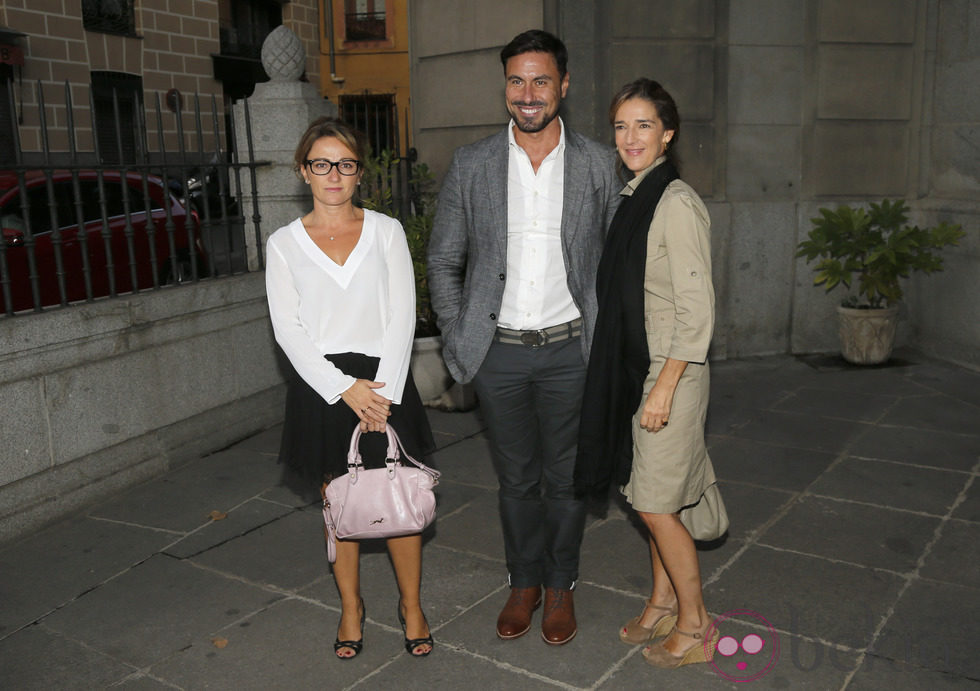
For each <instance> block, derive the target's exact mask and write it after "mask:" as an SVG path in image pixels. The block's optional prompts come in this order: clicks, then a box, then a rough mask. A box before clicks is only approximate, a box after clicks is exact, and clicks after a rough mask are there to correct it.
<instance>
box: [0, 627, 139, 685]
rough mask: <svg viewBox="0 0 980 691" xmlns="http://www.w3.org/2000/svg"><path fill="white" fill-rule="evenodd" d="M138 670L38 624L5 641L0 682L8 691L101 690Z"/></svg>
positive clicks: (0, 658)
mask: <svg viewBox="0 0 980 691" xmlns="http://www.w3.org/2000/svg"><path fill="white" fill-rule="evenodd" d="M135 671H136V668H135V667H133V666H131V665H127V664H125V663H124V662H120V661H119V660H114V659H113V658H111V657H109V656H108V655H104V654H102V653H100V652H98V651H97V650H92V649H91V648H88V647H87V646H85V645H82V644H80V643H77V642H76V641H73V640H71V638H68V637H66V636H63V635H61V634H59V633H57V632H54V631H50V630H49V629H47V628H46V627H44V626H43V625H38V624H35V625H33V626H29V627H27V628H25V629H21V630H20V631H18V632H17V633H15V634H14V635H12V636H9V637H8V638H5V639H3V654H2V655H0V680H2V685H3V687H4V688H6V689H55V688H60V689H97V688H107V687H109V686H113V685H114V684H115V682H118V681H119V680H121V679H124V678H126V677H127V676H128V675H130V674H132V673H133V672H135Z"/></svg>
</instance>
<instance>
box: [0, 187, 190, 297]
mask: <svg viewBox="0 0 980 691" xmlns="http://www.w3.org/2000/svg"><path fill="white" fill-rule="evenodd" d="M76 175H77V191H76V186H75V185H76V183H75V180H74V179H73V176H72V173H71V171H67V170H56V171H54V172H53V173H52V174H51V175H50V177H49V176H46V175H45V173H44V172H42V171H30V172H28V173H26V174H25V175H24V184H25V187H26V191H27V201H28V209H29V214H30V231H31V235H32V236H33V246H34V249H33V259H34V268H35V271H34V272H33V273H36V275H37V277H38V289H39V291H40V296H39V298H40V304H41V305H42V306H44V305H58V304H61V302H62V296H61V289H60V284H61V280H60V278H59V269H58V260H57V250H56V245H57V242H56V241H57V239H58V236H60V241H61V266H62V271H63V278H64V290H65V299H66V300H67V301H68V302H72V301H76V300H85V299H86V298H87V297H89V294H88V292H87V290H86V275H85V270H84V267H85V264H84V262H83V255H87V256H88V268H89V277H88V280H89V283H90V285H91V293H90V295H91V297H102V296H105V295H110V294H111V291H110V276H111V277H112V278H113V279H114V281H115V286H114V288H115V292H116V293H117V294H119V293H128V292H132V291H134V290H144V289H146V288H150V287H152V286H153V285H154V268H155V269H156V285H162V284H165V283H176V282H180V281H183V280H187V279H189V278H191V276H192V264H191V249H190V248H191V247H192V246H193V248H194V259H195V260H196V264H197V266H196V268H197V275H198V276H199V277H203V276H207V275H209V272H208V269H207V255H206V253H205V252H204V248H203V246H202V244H201V240H200V232H199V226H200V224H199V222H198V219H197V216H196V215H195V214H194V213H190V214H188V212H187V210H186V209H185V208H184V207H183V206H181V204H180V202H178V201H177V199H176V197H174V196H173V195H172V194H170V193H169V192H168V191H167V190H166V188H165V187H164V185H163V181H162V180H161V179H160V178H158V177H155V176H152V175H148V176H146V178H145V188H144V177H143V176H142V175H141V174H139V173H133V172H130V173H128V174H127V175H126V178H125V180H126V185H127V187H126V188H123V186H122V179H123V178H122V174H121V173H120V171H112V170H106V171H102V185H101V188H102V194H100V193H99V174H98V173H97V172H96V171H94V170H81V171H78V172H77V174H76ZM48 179H50V185H51V193H50V194H49V189H48V187H49V185H48V184H47V180H48ZM124 191H125V198H124ZM49 200H53V201H54V213H55V218H56V224H57V232H55V230H54V224H53V222H52V205H51V203H50V202H49ZM127 203H128V207H129V214H128V223H127V214H126V206H127ZM103 204H104V206H103ZM168 207H169V210H170V214H169V216H170V221H172V226H171V224H168V218H167V208H168ZM79 213H81V218H82V224H81V226H80V225H79V223H78V218H79V216H78V214H79ZM25 218H26V215H25V213H24V205H23V201H22V199H21V190H20V185H19V184H18V181H17V175H16V174H14V173H13V172H12V171H0V226H2V228H3V244H4V246H3V248H2V250H0V313H2V312H4V311H5V310H6V309H7V302H6V295H5V291H6V288H7V285H6V284H7V280H8V279H9V291H10V300H11V305H10V309H12V310H13V311H15V312H16V311H19V310H25V309H32V308H33V307H34V306H35V305H34V295H33V290H32V286H31V275H32V271H31V261H30V257H31V252H30V249H29V247H30V245H31V244H32V243H31V238H29V237H28V234H27V230H28V224H27V223H26V221H25ZM103 219H105V221H106V224H103ZM104 225H107V229H108V232H105V230H106V229H105V228H104V227H103V226H104ZM168 227H172V228H173V233H172V236H173V246H171V243H170V234H168V232H167V231H168ZM188 230H190V232H191V233H192V234H193V240H191V239H190V238H188ZM130 237H131V238H132V243H131V244H130ZM4 264H5V265H6V271H3V268H4V267H3V265H4Z"/></svg>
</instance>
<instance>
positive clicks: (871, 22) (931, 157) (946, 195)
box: [412, 0, 980, 368]
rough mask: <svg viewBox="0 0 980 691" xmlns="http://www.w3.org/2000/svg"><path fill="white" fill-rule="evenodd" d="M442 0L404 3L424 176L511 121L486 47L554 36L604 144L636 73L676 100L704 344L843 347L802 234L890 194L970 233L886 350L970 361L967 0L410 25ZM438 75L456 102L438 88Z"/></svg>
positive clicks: (974, 191) (772, 2) (773, 3)
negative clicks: (707, 251) (850, 207)
mask: <svg viewBox="0 0 980 691" xmlns="http://www.w3.org/2000/svg"><path fill="white" fill-rule="evenodd" d="M447 4H448V3H446V2H444V1H443V2H437V1H436V0H419V3H418V5H415V4H413V8H415V7H416V6H421V7H422V8H424V12H423V14H422V15H421V16H420V15H417V16H416V17H415V19H413V26H412V31H413V32H414V33H413V41H414V39H415V37H416V36H420V37H421V48H420V50H419V51H418V52H417V53H416V54H415V57H413V69H414V70H415V72H414V73H413V92H414V93H413V98H414V102H415V104H416V112H415V121H414V124H415V127H416V131H417V132H419V133H421V134H422V136H423V138H422V139H417V141H418V142H419V149H420V153H421V155H422V157H423V160H426V161H428V162H429V163H430V165H431V166H432V167H433V168H434V169H435V170H436V171H437V172H439V173H441V172H442V171H444V170H445V166H446V165H447V164H448V161H449V157H450V156H451V153H452V150H453V149H454V148H455V147H456V146H458V145H460V144H465V143H468V142H470V141H473V140H475V139H477V138H478V137H480V136H483V135H485V134H488V133H490V132H493V131H496V130H497V128H498V127H499V126H501V125H502V124H503V123H504V122H506V115H505V113H504V110H503V102H502V87H503V85H502V79H501V78H500V74H499V72H498V71H497V70H498V65H499V63H498V62H497V61H496V54H497V51H499V48H500V46H502V45H503V44H504V43H506V42H507V41H508V40H509V39H510V38H511V37H512V36H513V35H514V34H516V33H518V32H519V31H521V30H524V29H526V28H534V27H538V28H545V29H548V30H551V31H553V32H555V33H557V34H558V35H559V36H562V37H563V38H564V40H565V42H566V44H567V45H568V49H569V56H570V57H569V73H570V75H571V84H570V88H569V96H568V98H567V100H566V102H565V104H564V106H563V108H564V110H563V117H565V118H566V122H568V123H569V124H570V125H571V126H572V127H574V128H576V129H578V130H579V131H582V132H584V133H586V134H589V135H591V136H593V137H594V138H596V139H598V140H599V141H603V142H609V143H610V144H611V142H612V137H611V132H610V128H609V125H608V120H607V117H606V109H607V108H608V103H609V100H610V98H611V96H612V94H613V93H614V92H615V91H616V90H617V89H618V88H619V87H620V86H622V84H624V83H625V82H628V81H631V80H632V79H635V78H636V77H639V76H647V77H651V78H654V79H657V80H658V81H660V82H662V83H663V84H664V85H665V86H666V87H667V89H668V90H669V91H671V93H672V94H673V95H674V97H675V99H676V101H677V103H678V108H679V110H680V114H681V120H682V124H681V135H680V140H679V146H678V151H679V153H680V157H681V162H682V175H683V176H684V178H685V179H686V180H687V181H688V182H690V183H691V184H692V185H693V186H694V187H695V189H697V190H698V192H699V193H700V194H701V195H702V196H703V197H704V199H705V201H706V202H707V204H708V208H709V211H710V213H711V217H712V223H713V229H712V242H713V243H714V244H713V247H712V254H713V259H714V266H713V272H714V279H715V289H716V292H717V296H718V299H717V302H716V304H717V307H718V313H717V318H716V323H715V335H714V339H713V343H712V356H713V357H738V356H749V355H763V354H770V353H785V352H793V353H808V352H823V351H835V350H837V348H838V344H837V334H836V326H835V322H836V313H835V306H836V305H837V304H838V303H839V301H840V299H841V298H842V297H843V296H844V293H843V292H841V291H835V292H833V293H830V294H825V293H824V291H823V289H822V288H817V287H814V286H813V285H812V283H813V270H812V268H811V267H810V266H807V265H806V264H805V263H803V262H802V261H801V260H797V259H796V258H795V256H794V255H795V250H796V245H797V243H798V242H799V241H800V240H801V239H802V238H803V236H804V235H805V234H806V233H807V232H808V230H809V228H810V219H811V218H813V217H814V216H816V215H817V213H818V209H820V208H821V207H834V206H836V205H837V204H839V203H866V202H868V201H880V200H881V199H882V198H885V197H888V198H892V199H898V198H904V199H906V200H907V201H908V202H909V204H910V206H911V208H912V222H913V223H918V224H920V225H921V224H923V223H929V224H932V223H935V222H937V221H938V220H945V221H948V222H952V223H961V224H962V225H963V227H964V229H966V231H967V234H968V237H967V239H966V240H965V241H964V242H962V243H961V245H960V246H959V247H956V248H949V249H947V250H946V251H945V252H944V256H945V257H946V261H947V270H946V272H945V273H943V274H940V275H937V276H928V277H915V278H913V279H912V280H910V281H908V286H907V297H906V300H905V302H904V305H903V308H902V311H901V319H902V322H901V323H900V327H899V344H900V345H904V344H910V345H913V346H915V347H918V348H920V349H922V350H925V351H926V352H928V353H930V354H933V355H935V356H937V357H941V358H945V359H949V360H952V361H955V362H958V363H961V364H965V365H967V366H970V367H975V368H980V326H978V325H980V318H978V312H977V310H978V307H977V305H978V304H980V303H977V301H976V300H975V299H974V298H973V296H974V295H975V293H976V288H977V286H980V247H978V245H980V231H978V224H977V216H978V214H980V201H978V200H980V179H978V178H980V91H978V90H977V89H976V88H973V84H974V83H976V82H977V81H978V80H980V48H978V46H980V4H978V3H977V2H973V1H971V0H862V2H854V1H853V0H799V1H796V0H793V1H787V0H650V1H649V2H643V3H636V2H629V1H627V0H612V1H611V2H596V1H595V0H557V1H553V2H540V3H526V4H521V7H522V8H523V14H521V13H519V12H516V11H515V12H507V13H502V14H500V15H499V16H498V15H496V14H494V15H492V16H491V15H488V14H487V11H486V10H485V8H484V5H483V3H477V2H475V1H474V2H463V3H452V5H453V7H452V10H451V12H452V16H453V17H454V21H455V22H458V23H460V24H462V25H463V26H473V27H474V31H464V32H462V34H461V39H462V40H461V44H460V45H456V44H455V43H454V42H453V41H452V40H450V41H448V42H447V41H446V40H444V39H443V37H442V36H438V37H437V36H435V35H434V34H431V33H430V34H426V33H425V31H424V30H423V27H424V26H427V24H423V23H422V21H421V17H422V16H424V17H427V18H428V19H429V20H432V19H433V18H434V17H435V16H437V15H438V14H439V13H441V12H443V11H448V10H447V8H446V7H445V6H446V5H447ZM413 11H414V9H413ZM539 17H540V19H539V20H538V18H539ZM536 20H537V21H536ZM477 27H478V29H479V30H478V32H477V31H475V29H476V28H477ZM414 45H417V44H415V43H413V46H414ZM450 59H452V62H451V63H450V62H449V60H450ZM436 64H438V65H439V69H438V70H435V69H433V66H434V65H436ZM449 75H454V76H453V79H452V80H450V79H449ZM460 75H462V76H460ZM429 77H437V78H436V79H432V80H429V79H428V78H429ZM450 81H453V82H454V83H456V84H459V85H460V86H459V87H458V88H457V95H458V92H459V90H462V96H463V97H462V98H453V99H449V100H448V101H447V99H445V98H444V96H445V92H444V89H443V88H442V87H443V85H444V84H446V83H449V82H450ZM498 123H499V124H498Z"/></svg>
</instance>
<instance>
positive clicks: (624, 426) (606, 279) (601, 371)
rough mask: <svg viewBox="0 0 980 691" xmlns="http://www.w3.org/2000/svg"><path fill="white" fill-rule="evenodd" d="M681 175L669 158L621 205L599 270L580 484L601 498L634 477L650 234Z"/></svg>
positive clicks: (645, 355)
mask: <svg viewBox="0 0 980 691" xmlns="http://www.w3.org/2000/svg"><path fill="white" fill-rule="evenodd" d="M678 177H680V176H679V175H678V174H677V169H676V168H675V167H674V165H673V164H672V163H671V162H670V161H665V162H664V163H661V164H660V165H659V166H657V167H656V168H654V169H653V170H651V171H650V172H649V173H647V176H646V177H645V178H644V179H643V180H642V182H640V184H639V186H638V187H637V188H636V190H634V192H633V194H632V196H629V197H626V198H625V199H623V201H622V202H621V203H620V205H619V209H617V210H616V215H615V216H614V217H613V220H612V223H611V224H610V226H609V234H608V236H607V237H606V244H605V247H604V248H603V251H602V259H601V260H600V262H599V270H598V273H597V275H596V297H597V298H598V304H599V313H598V316H597V318H596V325H595V336H594V338H593V341H592V353H591V356H590V357H589V369H588V374H587V375H586V380H585V397H584V399H583V402H582V419H581V423H580V426H579V443H578V459H577V461H576V464H575V490H576V493H577V494H579V495H580V496H581V495H594V496H599V497H603V496H605V494H606V493H607V492H608V490H609V485H610V483H611V481H612V480H613V479H615V481H616V483H617V484H619V485H625V484H626V483H627V482H629V478H630V471H631V469H632V466H633V429H632V418H633V414H634V413H635V412H636V409H637V406H638V405H639V402H640V398H641V397H642V396H643V382H644V380H645V379H646V377H647V373H648V372H649V370H650V351H649V348H648V346H647V337H646V325H645V320H644V307H643V302H644V293H643V284H644V276H645V273H646V260H647V233H648V231H649V230H650V222H651V221H652V220H653V214H654V212H655V211H656V209H657V204H658V203H660V197H661V196H662V195H663V193H664V190H665V189H667V185H669V184H670V183H671V182H672V181H673V180H676V179H677V178H678Z"/></svg>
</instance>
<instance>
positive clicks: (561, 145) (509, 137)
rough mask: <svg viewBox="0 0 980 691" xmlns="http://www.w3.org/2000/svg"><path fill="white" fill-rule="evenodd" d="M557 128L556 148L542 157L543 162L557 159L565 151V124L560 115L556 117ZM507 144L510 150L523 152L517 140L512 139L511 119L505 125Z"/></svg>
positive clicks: (512, 123) (512, 122)
mask: <svg viewBox="0 0 980 691" xmlns="http://www.w3.org/2000/svg"><path fill="white" fill-rule="evenodd" d="M558 126H559V128H560V130H561V133H560V134H559V135H558V146H556V147H555V148H554V149H552V150H551V153H549V154H548V155H547V156H545V157H544V160H546V161H547V160H548V159H551V158H555V157H557V156H558V155H559V154H561V153H564V151H565V123H564V122H562V119H561V116H560V115H559V116H558ZM507 144H508V146H510V147H511V148H514V149H518V150H520V151H524V149H523V148H521V145H520V144H518V143H517V140H516V139H515V138H514V118H511V119H510V122H508V123H507Z"/></svg>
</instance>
